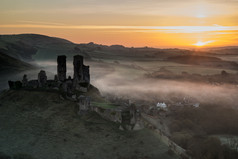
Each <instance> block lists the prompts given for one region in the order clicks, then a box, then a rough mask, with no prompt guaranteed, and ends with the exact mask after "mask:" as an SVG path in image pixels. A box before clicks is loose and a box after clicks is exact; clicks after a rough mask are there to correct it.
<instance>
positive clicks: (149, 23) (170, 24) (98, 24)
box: [0, 0, 238, 47]
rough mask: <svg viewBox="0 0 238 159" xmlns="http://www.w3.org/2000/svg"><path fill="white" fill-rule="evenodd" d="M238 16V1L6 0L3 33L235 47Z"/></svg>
mask: <svg viewBox="0 0 238 159" xmlns="http://www.w3.org/2000/svg"><path fill="white" fill-rule="evenodd" d="M152 4H153V5H152ZM237 16H238V1H235V0H220V1H218V2H217V1H215V0H197V1H186V0H181V1H179V2H178V1H175V0H166V1H163V0H162V1H157V0H148V1H143V0H138V1H137V2H136V3H134V1H126V0H122V1H120V2H118V1H109V0H102V1H100V2H99V1H96V0H91V1H76V0H67V1H66V0H57V1H56V0H52V1H50V2H49V1H46V0H42V1H32V0H22V1H21V2H20V1H19V2H18V1H14V3H12V1H11V0H2V1H1V2H0V18H1V21H0V34H19V33H37V34H45V35H49V36H55V37H62V38H65V39H68V40H71V41H73V42H76V43H87V42H91V41H92V42H95V43H100V44H107V45H112V44H122V45H125V46H135V47H141V46H152V47H193V46H205V45H209V46H228V45H229V46H230V45H237V38H236V37H237V35H238V21H237ZM200 39H202V40H200ZM211 41H212V42H211Z"/></svg>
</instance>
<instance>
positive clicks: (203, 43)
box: [193, 40, 214, 47]
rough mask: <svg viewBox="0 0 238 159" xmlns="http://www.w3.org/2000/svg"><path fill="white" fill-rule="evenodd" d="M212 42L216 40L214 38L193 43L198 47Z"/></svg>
mask: <svg viewBox="0 0 238 159" xmlns="http://www.w3.org/2000/svg"><path fill="white" fill-rule="evenodd" d="M212 42H214V40H210V41H198V42H197V43H195V44H193V45H195V46H198V47H201V46H205V45H207V44H209V43H212Z"/></svg>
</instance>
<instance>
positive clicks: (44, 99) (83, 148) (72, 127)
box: [0, 90, 177, 159]
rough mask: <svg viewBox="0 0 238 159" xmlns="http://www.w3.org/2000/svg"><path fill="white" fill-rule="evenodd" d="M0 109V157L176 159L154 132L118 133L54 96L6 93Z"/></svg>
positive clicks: (40, 93) (47, 94) (116, 128)
mask: <svg viewBox="0 0 238 159" xmlns="http://www.w3.org/2000/svg"><path fill="white" fill-rule="evenodd" d="M0 103H1V104H0V130H1V131H0V151H1V153H2V154H3V153H4V154H6V155H7V156H13V155H20V154H21V155H25V156H32V158H35V159H37V158H39V159H41V158H44V159H58V158H64V159H66V158H70V159H74V158H75V159H76V158H80V159H88V158H97V159H114V158H115V159H126V158H128V159H129V158H148V159H155V158H156V159H157V158H164V159H170V158H177V157H176V156H170V155H169V154H168V149H169V148H168V147H167V146H165V145H164V144H163V143H162V142H161V141H160V139H159V138H158V137H157V136H156V134H155V133H153V132H152V131H149V130H147V129H144V130H140V131H121V130H119V129H118V126H117V124H115V123H112V122H110V121H107V120H104V119H102V118H101V117H100V116H98V115H97V114H94V113H91V114H88V115H86V116H79V115H78V114H77V110H78V106H77V104H76V103H75V102H72V101H68V100H62V99H61V98H60V97H59V94H58V93H53V92H36V91H24V90H21V91H13V90H10V91H6V92H3V93H2V94H0ZM1 153H0V154H1ZM0 158H1V156H0Z"/></svg>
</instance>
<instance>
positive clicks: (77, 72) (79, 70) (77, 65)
mask: <svg viewBox="0 0 238 159" xmlns="http://www.w3.org/2000/svg"><path fill="white" fill-rule="evenodd" d="M82 79H83V56H80V55H76V56H74V81H73V86H74V88H76V89H77V88H78V87H79V83H80V82H81V81H82Z"/></svg>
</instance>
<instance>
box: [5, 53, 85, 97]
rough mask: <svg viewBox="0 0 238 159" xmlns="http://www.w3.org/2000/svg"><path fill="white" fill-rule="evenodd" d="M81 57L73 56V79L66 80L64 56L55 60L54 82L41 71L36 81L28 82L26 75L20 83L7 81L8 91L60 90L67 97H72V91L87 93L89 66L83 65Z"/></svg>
mask: <svg viewBox="0 0 238 159" xmlns="http://www.w3.org/2000/svg"><path fill="white" fill-rule="evenodd" d="M83 60H84V58H83V56H80V55H76V56H74V62H73V65H74V78H73V79H72V78H71V76H69V77H68V78H66V73H67V67H66V56H65V55H62V56H58V58H57V75H55V77H54V80H47V76H46V72H45V71H44V70H41V71H40V72H39V74H38V79H37V80H30V81H28V79H27V75H24V76H23V80H22V81H15V82H14V81H8V84H9V87H10V89H21V88H23V89H55V90H62V91H63V92H65V93H67V95H72V94H73V92H74V91H81V92H87V91H88V88H89V86H90V73H89V66H85V65H84V63H83Z"/></svg>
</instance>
